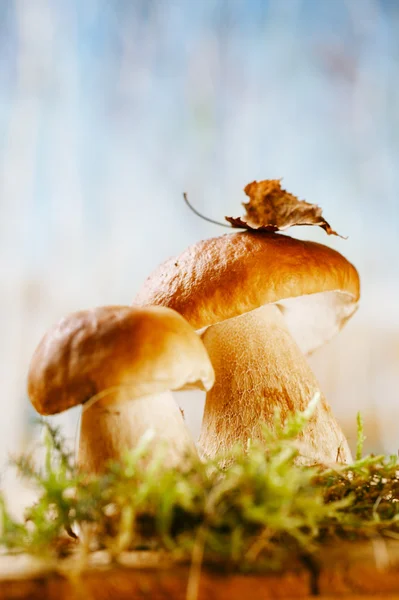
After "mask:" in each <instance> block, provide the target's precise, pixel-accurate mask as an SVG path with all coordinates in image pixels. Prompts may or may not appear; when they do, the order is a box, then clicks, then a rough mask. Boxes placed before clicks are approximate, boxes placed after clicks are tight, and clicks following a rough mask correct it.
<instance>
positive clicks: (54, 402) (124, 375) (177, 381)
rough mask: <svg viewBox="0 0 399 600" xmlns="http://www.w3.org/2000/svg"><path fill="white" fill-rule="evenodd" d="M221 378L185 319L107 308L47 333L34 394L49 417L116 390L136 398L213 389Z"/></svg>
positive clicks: (34, 365) (35, 363) (34, 373)
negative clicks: (193, 389)
mask: <svg viewBox="0 0 399 600" xmlns="http://www.w3.org/2000/svg"><path fill="white" fill-rule="evenodd" d="M213 380H214V373H213V369H212V365H211V363H210V360H209V357H208V355H207V352H206V350H205V348H204V346H203V344H202V342H201V340H200V339H199V337H198V336H197V334H196V333H195V332H194V330H193V329H192V328H191V327H190V325H189V324H188V323H187V322H186V321H185V320H184V318H183V317H182V316H180V315H179V314H177V313H176V312H174V311H173V310H170V309H168V308H164V307H160V306H156V307H147V308H132V307H127V306H105V307H100V308H94V309H91V310H83V311H79V312H76V313H73V314H71V315H69V316H67V317H65V318H64V319H62V320H61V321H60V322H59V323H58V324H57V325H55V326H54V327H52V328H51V329H50V330H49V331H48V333H46V335H45V336H44V338H43V339H42V341H41V342H40V344H39V345H38V347H37V349H36V351H35V353H34V355H33V358H32V361H31V365H30V369H29V375H28V394H29V397H30V399H31V401H32V404H33V406H34V407H35V408H36V410H37V411H38V412H39V413H41V414H44V415H49V414H55V413H59V412H62V411H64V410H66V409H68V408H70V407H72V406H76V405H78V404H83V403H85V402H87V401H88V400H90V398H92V397H93V396H95V395H96V394H99V393H101V392H104V391H106V390H108V389H112V388H115V387H126V390H127V398H129V399H132V398H138V397H142V396H147V395H149V394H158V393H161V392H164V391H167V390H180V389H189V388H192V387H199V388H200V389H203V390H208V389H209V388H210V387H211V386H212V384H213Z"/></svg>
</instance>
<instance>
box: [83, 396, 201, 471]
mask: <svg viewBox="0 0 399 600" xmlns="http://www.w3.org/2000/svg"><path fill="white" fill-rule="evenodd" d="M125 396H126V392H124V391H120V392H112V393H111V394H110V395H107V396H106V397H105V398H103V399H101V400H98V401H97V402H94V403H92V404H91V403H88V405H87V407H86V406H85V405H83V408H82V418H81V434H80V442H79V456H78V462H79V465H80V467H81V469H82V470H84V471H86V472H91V473H100V472H101V471H103V470H104V465H105V464H106V462H107V461H112V460H120V458H121V457H123V455H124V454H125V453H126V452H127V451H128V450H131V449H134V448H137V446H138V444H139V443H140V440H141V439H143V436H149V439H150V440H151V441H149V445H148V450H149V456H152V455H153V452H154V451H156V448H160V452H162V445H164V447H165V448H164V452H165V458H164V464H165V465H166V466H168V467H174V466H176V465H181V464H182V461H183V460H184V457H186V456H188V455H189V454H194V455H195V453H196V449H195V444H194V442H193V440H192V438H191V436H190V434H189V431H188V429H187V427H186V425H185V423H184V419H183V416H182V413H181V411H180V408H179V407H178V405H177V403H176V402H175V400H174V398H173V395H172V393H171V392H162V393H159V394H154V395H151V396H144V397H140V398H133V399H130V400H126V397H125ZM126 424H130V426H128V427H127V426H126ZM149 434H150V435H149ZM151 434H152V437H151Z"/></svg>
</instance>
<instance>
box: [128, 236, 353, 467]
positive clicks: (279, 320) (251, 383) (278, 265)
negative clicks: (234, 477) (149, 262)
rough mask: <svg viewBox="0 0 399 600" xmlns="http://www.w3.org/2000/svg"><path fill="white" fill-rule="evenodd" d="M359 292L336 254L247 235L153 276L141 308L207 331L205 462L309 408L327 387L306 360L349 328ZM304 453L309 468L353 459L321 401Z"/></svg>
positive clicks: (200, 248) (205, 246) (201, 250)
mask: <svg viewBox="0 0 399 600" xmlns="http://www.w3.org/2000/svg"><path fill="white" fill-rule="evenodd" d="M359 287H360V284H359V276H358V273H357V271H356V269H355V267H354V266H353V265H352V264H351V263H349V262H348V261H347V260H346V259H345V258H344V257H343V256H342V255H341V254H339V253H338V252H336V251H335V250H332V249H331V248H329V247H327V246H324V245H321V244H318V243H314V242H308V241H301V240H297V239H294V238H291V237H288V236H286V235H282V234H274V233H266V234H265V233H256V232H249V231H247V232H242V233H233V234H227V235H224V236H221V237H217V238H213V239H208V240H204V241H201V242H199V243H197V244H195V245H194V246H191V247H190V248H188V249H187V250H186V251H185V252H183V254H182V255H181V256H179V257H176V258H173V259H171V260H168V261H166V262H165V263H164V264H162V265H161V266H160V267H159V268H158V269H157V270H155V272H154V273H153V274H152V275H150V276H149V278H148V279H147V280H146V282H145V283H144V286H143V287H142V289H141V290H140V291H139V293H138V295H137V296H136V298H135V300H134V304H135V305H141V306H144V305H147V304H159V305H164V306H169V307H171V308H174V309H175V310H177V311H178V312H179V313H180V314H182V315H183V316H184V317H185V318H186V319H187V320H188V322H189V323H190V324H191V325H192V327H194V328H195V329H197V330H200V329H201V330H202V332H201V333H202V339H203V341H204V344H205V346H206V348H207V350H208V353H209V356H210V358H211V361H212V364H213V367H214V369H215V375H216V380H215V385H214V387H213V388H212V390H210V391H209V392H208V394H207V397H206V404H205V412H204V418H203V423H202V429H201V435H200V440H199V442H200V449H201V450H202V453H203V454H204V455H207V456H210V457H213V456H215V454H217V453H219V452H224V451H227V450H228V449H229V448H230V447H231V446H232V444H234V443H235V442H236V441H241V442H242V443H246V441H247V440H248V438H261V436H262V430H261V425H260V424H261V422H262V421H264V422H266V423H267V424H269V425H271V424H272V422H273V415H274V411H275V409H276V407H279V409H280V411H281V416H282V418H284V417H285V416H287V415H288V414H289V413H291V412H292V411H295V410H301V409H304V408H305V407H306V406H307V404H308V402H309V401H310V399H311V398H312V396H313V395H314V394H315V392H317V391H319V384H318V382H317V380H316V377H315V376H314V374H313V373H312V371H311V369H310V367H309V365H308V363H307V361H306V359H305V356H304V354H309V353H311V352H312V351H313V350H315V349H316V348H317V347H318V346H320V345H322V344H323V343H324V342H326V341H327V340H329V339H330V338H331V337H332V336H333V335H334V334H335V333H337V332H338V331H339V330H340V329H341V328H342V327H343V325H344V324H345V322H346V321H347V320H348V319H349V318H350V317H351V316H352V314H353V313H354V312H355V311H356V308H357V303H358V300H359ZM203 328H206V329H205V330H203ZM302 454H303V456H304V459H303V460H305V461H307V462H335V461H340V462H348V461H350V460H351V453H350V450H349V446H348V444H347V441H346V439H345V437H344V434H343V432H342V430H341V428H340V426H339V425H338V423H337V421H336V419H335V417H334V416H333V414H332V412H331V409H330V407H329V405H328V404H327V402H326V400H325V398H324V397H323V396H321V401H320V402H319V405H318V407H317V408H316V411H315V414H314V415H313V417H312V419H311V422H310V423H309V425H308V427H307V428H306V430H305V431H304V433H303V436H302Z"/></svg>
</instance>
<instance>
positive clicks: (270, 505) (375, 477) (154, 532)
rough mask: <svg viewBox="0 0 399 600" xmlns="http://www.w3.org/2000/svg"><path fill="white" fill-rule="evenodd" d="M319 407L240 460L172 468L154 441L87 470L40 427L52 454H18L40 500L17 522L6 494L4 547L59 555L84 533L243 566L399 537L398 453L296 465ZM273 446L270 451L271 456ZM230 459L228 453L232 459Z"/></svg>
mask: <svg viewBox="0 0 399 600" xmlns="http://www.w3.org/2000/svg"><path fill="white" fill-rule="evenodd" d="M314 404H315V402H312V403H311V404H310V405H309V408H308V409H307V410H306V411H305V412H304V413H298V414H296V415H293V416H292V417H291V418H290V419H289V420H288V421H287V422H286V423H285V424H283V425H280V424H279V423H280V421H279V418H278V416H276V423H275V428H274V431H273V432H271V431H269V430H266V429H265V431H264V436H265V440H264V442H263V443H262V444H260V443H253V444H252V443H251V444H250V446H249V447H248V448H247V449H246V450H247V452H243V449H242V448H241V447H236V448H234V449H233V451H232V452H231V454H230V455H229V456H228V457H227V458H228V462H229V464H231V466H230V467H229V468H228V469H226V470H222V469H221V468H220V467H218V461H217V460H215V461H211V462H208V463H201V462H199V461H198V460H196V459H193V458H190V459H187V461H186V463H185V465H184V466H183V467H182V468H181V470H172V469H170V470H167V469H165V468H164V466H163V451H162V448H160V449H159V451H158V453H157V454H156V455H152V456H149V453H148V445H149V441H148V440H146V439H145V438H144V439H143V440H142V441H141V444H140V445H139V446H138V447H137V448H136V449H134V450H133V451H131V452H129V453H127V454H126V456H125V457H124V460H123V461H122V462H120V463H112V464H109V466H108V468H107V470H106V472H105V473H104V474H103V475H101V476H87V475H83V474H81V473H79V472H78V469H77V468H76V466H75V464H74V461H73V458H72V456H71V455H70V454H68V453H67V452H66V451H65V450H64V447H65V444H64V442H63V440H62V438H61V436H60V432H59V430H58V429H54V428H52V427H51V426H50V425H49V424H48V423H43V425H44V427H45V431H46V436H45V445H46V458H45V461H44V466H43V467H42V468H37V467H36V466H35V465H34V464H33V462H32V460H31V459H30V457H29V456H22V457H21V458H19V459H17V460H16V461H15V464H16V467H17V468H18V471H19V472H20V473H21V474H22V475H23V476H24V477H26V478H28V479H29V480H30V481H31V482H33V483H34V484H35V485H36V487H37V489H38V501H37V502H36V503H35V504H34V505H33V506H31V507H30V508H29V509H28V510H27V512H26V519H25V522H23V523H18V522H15V521H14V520H13V519H12V518H11V517H10V515H9V513H8V511H7V508H6V506H5V503H4V501H3V500H2V499H1V501H0V517H1V522H2V535H1V543H2V544H3V546H4V547H5V548H6V549H7V550H8V551H9V552H28V553H32V554H40V555H43V554H46V555H48V554H52V555H58V554H59V553H60V552H61V549H62V551H65V548H68V544H65V543H64V541H65V540H66V539H67V536H66V533H65V532H70V533H71V532H72V531H73V530H75V531H76V530H77V529H78V530H79V531H80V533H81V538H83V541H84V545H85V547H86V548H87V549H88V550H89V551H90V550H94V549H98V548H105V549H107V550H108V551H109V552H110V553H111V554H112V555H113V556H115V555H117V554H118V553H120V552H121V551H123V550H130V549H137V548H140V549H143V548H151V549H153V548H160V549H167V550H168V551H170V552H172V553H173V552H174V553H176V554H177V555H178V556H180V557H185V556H187V557H189V556H191V554H192V552H193V549H194V548H196V547H198V544H201V546H202V550H201V552H202V551H203V552H204V556H205V559H206V560H207V561H209V562H212V561H215V562H217V563H219V564H220V563H223V564H226V565H239V567H240V568H245V569H252V568H255V567H256V568H257V569H258V568H265V567H266V568H274V567H276V568H278V567H280V566H281V565H282V564H283V563H284V562H285V560H286V559H287V558H288V559H290V560H291V559H293V558H299V559H303V558H304V557H305V558H306V557H309V556H311V555H312V553H313V552H314V551H315V550H317V549H318V548H319V547H320V545H321V544H323V543H325V542H326V541H330V540H333V539H336V538H339V539H342V538H344V539H359V538H362V537H368V538H369V537H370V536H375V535H379V536H381V535H387V536H391V537H399V466H398V461H397V458H396V457H384V456H366V457H362V444H363V440H364V436H363V431H362V423H361V419H360V417H359V420H358V434H359V435H358V440H359V441H358V448H357V459H356V461H355V462H354V463H353V464H352V465H349V466H338V465H335V466H334V467H326V466H320V465H319V466H314V467H305V466H301V465H299V464H297V461H296V459H297V457H298V450H297V446H296V442H295V440H296V438H297V436H298V434H299V433H300V432H301V431H302V429H303V428H304V427H306V424H307V421H308V420H309V418H310V417H311V414H312V411H313V409H314ZM265 447H266V448H267V451H265ZM223 458H224V459H226V457H223Z"/></svg>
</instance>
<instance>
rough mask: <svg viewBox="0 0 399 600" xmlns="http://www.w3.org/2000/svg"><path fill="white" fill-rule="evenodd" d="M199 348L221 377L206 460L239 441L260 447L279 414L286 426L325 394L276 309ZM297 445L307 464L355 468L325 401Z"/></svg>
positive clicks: (207, 427)
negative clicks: (253, 442)
mask: <svg viewBox="0 0 399 600" xmlns="http://www.w3.org/2000/svg"><path fill="white" fill-rule="evenodd" d="M202 340H203V342H204V344H205V347H206V348H207V350H208V354H209V356H210V358H211V361H212V364H213V367H214V370H215V375H216V378H215V384H214V386H213V388H212V389H211V390H210V391H209V392H208V393H207V396H206V403H205V411H204V418H203V422H202V428H201V435H200V439H199V449H200V453H201V454H202V455H203V456H207V457H214V456H215V455H218V454H220V453H224V452H227V451H228V450H229V449H230V448H231V447H232V446H233V445H234V444H235V443H236V442H237V441H239V442H241V443H242V444H244V445H245V444H246V443H247V441H248V439H262V438H263V434H262V423H265V424H266V425H267V426H269V427H272V426H273V422H274V415H275V411H276V408H278V409H279V411H280V415H281V419H282V420H285V419H286V417H287V416H288V415H289V414H292V413H293V412H295V411H298V410H300V411H302V410H304V409H305V408H306V407H307V405H308V403H309V401H310V400H311V399H312V397H313V396H314V394H315V393H316V392H320V387H319V384H318V382H317V380H316V377H315V375H314V374H313V372H312V370H311V368H310V366H309V365H308V363H307V361H306V358H305V357H304V355H303V354H302V352H301V350H300V349H299V347H298V345H297V343H296V342H295V341H294V339H293V338H292V336H291V334H290V332H289V330H288V327H287V324H286V322H285V320H284V316H283V315H282V313H281V311H280V310H279V308H278V307H277V306H276V305H273V304H267V305H265V306H262V307H261V308H258V309H255V310H253V311H251V312H248V313H246V314H243V315H240V316H238V317H234V318H231V319H228V320H225V321H222V322H220V323H217V324H216V325H212V326H210V327H208V328H207V330H206V331H205V332H204V333H203V334H202ZM299 443H300V454H301V461H302V462H304V463H306V464H313V463H319V462H321V463H334V462H343V463H346V462H350V461H351V452H350V449H349V446H348V443H347V441H346V439H345V436H344V434H343V432H342V430H341V428H340V426H339V424H338V423H337V421H336V419H335V417H334V415H333V414H332V411H331V408H330V406H329V405H328V403H327V401H326V399H325V398H324V396H323V395H322V394H321V399H320V402H319V404H318V405H317V407H316V410H315V413H314V414H313V416H312V417H311V419H310V421H309V423H308V424H307V426H306V428H305V429H304V431H303V432H302V434H301V435H300V437H299Z"/></svg>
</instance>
